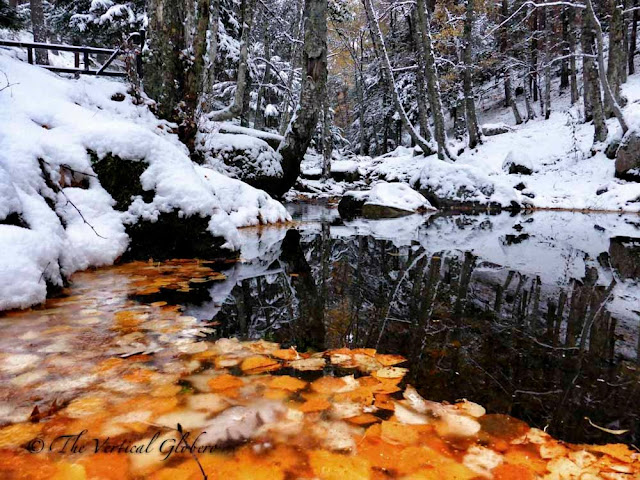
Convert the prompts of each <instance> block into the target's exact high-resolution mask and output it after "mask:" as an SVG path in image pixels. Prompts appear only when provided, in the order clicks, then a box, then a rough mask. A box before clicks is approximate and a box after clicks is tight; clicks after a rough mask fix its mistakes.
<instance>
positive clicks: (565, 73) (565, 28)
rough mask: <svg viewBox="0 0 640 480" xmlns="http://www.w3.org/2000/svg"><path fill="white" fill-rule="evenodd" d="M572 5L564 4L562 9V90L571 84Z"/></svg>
mask: <svg viewBox="0 0 640 480" xmlns="http://www.w3.org/2000/svg"><path fill="white" fill-rule="evenodd" d="M568 8H570V7H567V6H566V5H563V6H562V11H561V13H560V21H561V23H562V56H563V57H564V58H563V59H562V62H561V65H560V90H564V89H565V88H567V87H568V86H569V58H568V57H569V55H570V50H569V29H570V28H571V26H570V25H569V15H568V13H567V10H568Z"/></svg>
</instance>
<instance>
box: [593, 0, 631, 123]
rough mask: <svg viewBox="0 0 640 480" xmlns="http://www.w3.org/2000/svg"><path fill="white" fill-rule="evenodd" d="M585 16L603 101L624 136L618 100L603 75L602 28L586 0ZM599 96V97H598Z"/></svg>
mask: <svg viewBox="0 0 640 480" xmlns="http://www.w3.org/2000/svg"><path fill="white" fill-rule="evenodd" d="M587 16H588V17H590V19H591V26H592V28H593V30H594V32H593V35H594V37H595V41H596V47H597V48H596V50H597V58H598V76H599V77H600V83H601V85H602V90H603V91H604V98H605V101H606V102H607V103H608V104H609V105H610V107H611V110H612V111H613V114H614V115H615V117H616V119H617V120H618V123H619V124H620V128H621V129H622V134H623V135H624V134H625V133H627V130H629V127H628V126H627V122H626V120H625V118H624V115H623V113H622V109H621V108H620V105H619V104H618V100H617V99H616V97H615V96H614V94H613V92H612V91H611V86H610V85H609V80H608V79H607V75H606V73H605V66H604V39H603V33H602V27H601V25H600V20H598V17H596V12H595V10H594V9H593V2H592V0H587ZM598 96H599V95H598Z"/></svg>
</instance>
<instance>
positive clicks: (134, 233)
mask: <svg viewBox="0 0 640 480" xmlns="http://www.w3.org/2000/svg"><path fill="white" fill-rule="evenodd" d="M89 155H90V156H91V163H92V167H93V170H94V172H95V173H96V175H97V176H98V180H99V181H100V184H101V185H102V187H103V188H104V189H105V190H106V191H107V192H108V193H109V194H110V195H111V197H113V199H114V200H115V202H116V204H115V208H116V209H117V210H119V211H121V212H126V211H127V210H128V209H129V207H130V206H131V204H132V203H133V202H134V201H135V200H136V199H138V198H139V199H141V200H142V201H143V202H145V203H147V204H148V203H150V202H151V201H152V200H153V198H154V196H155V192H154V191H149V190H144V189H143V187H142V183H141V181H140V176H141V175H142V174H143V173H144V171H145V170H146V169H147V168H148V167H149V164H148V163H147V162H146V161H145V160H144V159H140V160H125V159H123V158H120V157H118V156H117V155H112V154H106V155H104V156H102V157H98V155H97V154H96V153H94V152H89ZM209 220H210V219H209V218H208V217H201V216H199V215H191V216H185V215H182V214H181V212H180V211H179V210H178V209H174V210H172V211H169V212H159V213H158V215H157V218H156V219H155V221H150V220H142V219H139V220H138V221H136V222H133V223H130V224H128V225H126V232H127V235H129V237H130V239H131V241H130V243H129V247H128V249H127V252H126V253H125V257H126V258H128V259H138V258H139V259H147V258H154V259H156V260H162V259H168V258H191V257H201V258H229V257H233V256H236V255H237V254H236V253H234V252H232V251H231V250H229V249H225V248H221V247H222V245H223V244H224V243H225V240H224V239H223V238H222V237H215V236H213V235H212V234H211V233H210V232H209V230H208V226H209Z"/></svg>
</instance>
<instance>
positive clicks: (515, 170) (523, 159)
mask: <svg viewBox="0 0 640 480" xmlns="http://www.w3.org/2000/svg"><path fill="white" fill-rule="evenodd" d="M502 170H503V171H504V172H507V173H508V174H509V175H518V174H519V175H531V174H532V173H533V162H532V161H531V159H530V158H529V156H528V155H527V154H526V153H524V152H517V153H516V152H514V151H513V150H511V151H510V152H509V153H508V154H507V156H506V157H505V159H504V162H502Z"/></svg>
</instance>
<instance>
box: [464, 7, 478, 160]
mask: <svg viewBox="0 0 640 480" xmlns="http://www.w3.org/2000/svg"><path fill="white" fill-rule="evenodd" d="M466 3H467V8H466V16H465V20H464V49H463V51H462V52H463V53H462V58H463V61H464V66H463V68H464V70H463V82H462V83H463V89H464V108H465V112H466V118H467V132H468V133H469V148H475V147H476V146H477V145H478V144H479V143H482V140H481V136H480V128H479V127H478V118H477V116H476V105H475V100H474V98H473V78H472V73H473V72H472V69H473V61H472V40H473V39H472V34H473V16H474V11H473V9H474V2H473V0H466Z"/></svg>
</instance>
